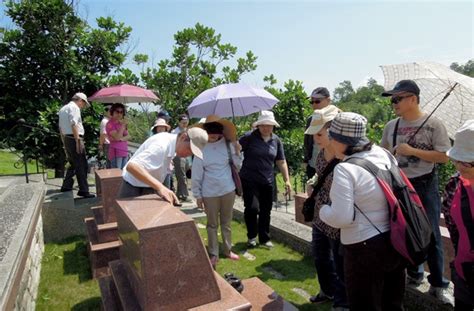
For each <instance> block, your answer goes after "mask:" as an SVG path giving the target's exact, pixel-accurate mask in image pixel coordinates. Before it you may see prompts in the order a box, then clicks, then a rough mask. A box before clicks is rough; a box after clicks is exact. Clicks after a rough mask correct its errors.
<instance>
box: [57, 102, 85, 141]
mask: <svg viewBox="0 0 474 311" xmlns="http://www.w3.org/2000/svg"><path fill="white" fill-rule="evenodd" d="M58 116H59V131H60V132H61V134H63V135H72V134H73V133H72V126H73V125H77V128H78V132H79V135H84V127H83V126H82V118H81V109H80V108H79V106H78V105H77V104H76V103H75V102H73V101H70V102H69V103H68V104H67V105H64V106H63V107H62V108H61V109H59V112H58Z"/></svg>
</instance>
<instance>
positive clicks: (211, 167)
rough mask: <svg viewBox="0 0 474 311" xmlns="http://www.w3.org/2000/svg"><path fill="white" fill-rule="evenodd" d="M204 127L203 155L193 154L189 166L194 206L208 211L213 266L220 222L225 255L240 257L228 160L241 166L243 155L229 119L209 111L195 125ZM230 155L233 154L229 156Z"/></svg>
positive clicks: (209, 242) (233, 194)
mask: <svg viewBox="0 0 474 311" xmlns="http://www.w3.org/2000/svg"><path fill="white" fill-rule="evenodd" d="M196 127H201V128H203V129H204V130H205V131H206V132H207V135H208V137H209V139H208V143H207V145H206V146H205V147H204V149H203V152H202V153H203V157H202V159H199V158H194V161H193V166H192V174H191V177H192V178H191V180H192V188H191V189H192V192H193V195H194V197H195V198H196V202H197V206H198V208H200V209H204V210H205V212H206V215H207V226H206V228H207V239H208V252H209V258H210V260H211V264H212V266H213V267H214V268H215V267H216V265H217V261H218V259H219V240H218V237H217V229H218V228H219V223H220V226H221V232H222V244H223V247H224V249H223V251H224V255H225V256H226V257H227V258H229V259H231V260H239V255H237V254H235V253H234V252H232V231H231V221H232V212H233V209H234V201H235V183H234V180H233V178H232V171H231V168H230V164H229V161H230V159H232V162H233V163H234V165H235V166H236V167H237V169H239V168H240V166H241V164H242V157H241V156H240V153H238V154H236V152H235V148H234V145H235V143H236V139H237V137H236V133H237V131H236V129H235V126H234V124H232V122H230V121H228V120H225V119H221V118H219V117H218V116H216V115H209V116H208V117H207V118H206V121H205V122H204V123H200V124H198V125H196ZM230 157H232V158H230Z"/></svg>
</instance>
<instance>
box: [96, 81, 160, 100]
mask: <svg viewBox="0 0 474 311" xmlns="http://www.w3.org/2000/svg"><path fill="white" fill-rule="evenodd" d="M89 100H91V101H95V102H99V103H104V104H105V103H122V104H127V103H146V102H153V101H156V100H158V97H157V96H156V95H155V94H153V92H152V91H150V90H147V89H144V88H141V87H138V86H134V85H129V84H120V85H113V86H109V87H105V88H103V89H101V90H99V91H97V92H95V94H94V95H92V96H91V97H89Z"/></svg>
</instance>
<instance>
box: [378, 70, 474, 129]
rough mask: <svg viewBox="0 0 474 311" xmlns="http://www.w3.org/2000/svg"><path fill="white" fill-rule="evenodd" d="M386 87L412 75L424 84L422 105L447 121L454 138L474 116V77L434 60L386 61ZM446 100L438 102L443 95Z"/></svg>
mask: <svg viewBox="0 0 474 311" xmlns="http://www.w3.org/2000/svg"><path fill="white" fill-rule="evenodd" d="M380 67H381V68H382V71H383V74H384V78H385V84H384V87H385V89H386V90H390V89H392V88H393V87H394V86H395V84H396V83H397V82H398V81H400V80H405V79H410V80H413V81H415V82H416V84H418V87H419V88H420V108H421V109H422V110H423V111H425V112H427V113H432V112H433V115H434V116H436V117H437V118H438V119H440V120H441V121H443V123H444V124H445V126H446V129H447V130H448V134H449V136H450V137H451V138H454V133H455V132H456V130H457V129H458V128H459V127H460V126H461V125H462V124H464V122H465V121H466V120H469V119H474V79H473V78H470V77H468V76H465V75H462V74H460V73H457V72H455V71H454V70H451V69H450V68H448V67H446V66H444V65H441V64H438V63H433V62H415V63H406V64H398V65H384V66H380ZM450 90H452V91H451V93H450V94H449V95H448V96H447V97H446V99H445V101H444V102H443V103H442V104H440V105H439V107H437V106H438V104H439V103H440V102H441V101H442V100H443V98H444V97H445V96H446V94H448V93H449V92H450Z"/></svg>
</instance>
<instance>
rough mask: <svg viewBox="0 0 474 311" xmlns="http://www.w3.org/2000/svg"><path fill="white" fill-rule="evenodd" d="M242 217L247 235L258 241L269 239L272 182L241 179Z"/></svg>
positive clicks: (263, 241) (262, 241) (264, 241)
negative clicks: (259, 182) (263, 183)
mask: <svg viewBox="0 0 474 311" xmlns="http://www.w3.org/2000/svg"><path fill="white" fill-rule="evenodd" d="M242 189H243V199H244V206H245V209H244V218H245V224H246V225H247V237H248V238H249V239H253V238H255V237H257V234H258V240H259V242H260V243H262V244H263V243H266V242H267V241H269V240H270V214H271V211H272V197H273V185H272V184H266V185H262V184H258V183H254V182H251V181H248V180H244V179H242Z"/></svg>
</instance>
